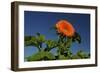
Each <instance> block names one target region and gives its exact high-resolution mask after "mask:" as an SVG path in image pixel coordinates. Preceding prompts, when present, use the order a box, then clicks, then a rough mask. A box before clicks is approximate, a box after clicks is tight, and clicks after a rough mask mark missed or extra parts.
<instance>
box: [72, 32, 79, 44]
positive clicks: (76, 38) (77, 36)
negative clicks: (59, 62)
mask: <svg viewBox="0 0 100 73" xmlns="http://www.w3.org/2000/svg"><path fill="white" fill-rule="evenodd" d="M75 41H77V42H78V43H79V44H80V43H81V36H80V35H79V34H78V33H77V32H75V35H74V37H73V42H75Z"/></svg>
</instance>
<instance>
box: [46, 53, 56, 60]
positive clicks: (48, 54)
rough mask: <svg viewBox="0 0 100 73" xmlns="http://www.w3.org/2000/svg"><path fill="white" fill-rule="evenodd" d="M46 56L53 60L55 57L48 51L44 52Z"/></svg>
mask: <svg viewBox="0 0 100 73" xmlns="http://www.w3.org/2000/svg"><path fill="white" fill-rule="evenodd" d="M46 57H47V58H48V59H49V60H54V59H55V56H54V55H53V54H52V53H50V52H46Z"/></svg>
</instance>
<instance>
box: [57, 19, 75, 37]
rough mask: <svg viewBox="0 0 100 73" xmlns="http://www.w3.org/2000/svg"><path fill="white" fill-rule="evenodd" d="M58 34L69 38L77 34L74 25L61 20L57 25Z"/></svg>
mask: <svg viewBox="0 0 100 73" xmlns="http://www.w3.org/2000/svg"><path fill="white" fill-rule="evenodd" d="M56 28H57V31H58V33H61V34H63V35H64V36H67V37H72V36H73V35H74V33H75V29H74V27H73V26H72V24H71V23H70V22H68V21H66V20H60V21H58V22H57V24H56Z"/></svg>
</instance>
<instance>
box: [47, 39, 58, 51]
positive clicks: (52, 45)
mask: <svg viewBox="0 0 100 73" xmlns="http://www.w3.org/2000/svg"><path fill="white" fill-rule="evenodd" d="M45 43H46V45H47V48H46V50H48V51H50V50H51V49H53V48H55V47H57V42H56V41H54V40H47V41H45Z"/></svg>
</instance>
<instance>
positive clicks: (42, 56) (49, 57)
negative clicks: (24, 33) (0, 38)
mask: <svg viewBox="0 0 100 73" xmlns="http://www.w3.org/2000/svg"><path fill="white" fill-rule="evenodd" d="M54 59H55V56H54V55H52V54H51V53H50V52H44V51H41V52H38V53H36V54H34V55H32V56H29V57H27V61H40V60H54Z"/></svg>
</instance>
